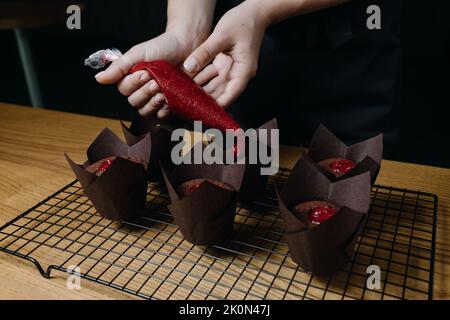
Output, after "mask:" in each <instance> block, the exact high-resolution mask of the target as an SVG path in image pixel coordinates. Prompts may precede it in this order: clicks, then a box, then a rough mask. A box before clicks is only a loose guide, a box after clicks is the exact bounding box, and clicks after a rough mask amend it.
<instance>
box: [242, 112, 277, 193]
mask: <svg viewBox="0 0 450 320" xmlns="http://www.w3.org/2000/svg"><path fill="white" fill-rule="evenodd" d="M272 129H278V124H277V120H276V119H275V118H274V119H272V120H270V121H269V122H267V123H265V124H264V125H262V126H260V127H259V128H257V129H256V140H257V142H258V144H259V140H260V134H261V130H267V132H268V133H270V130H272ZM261 147H262V148H264V147H265V148H267V150H271V148H272V146H271V139H270V135H268V139H267V140H265V143H263V144H261ZM248 149H249V148H248V147H246V152H247V155H246V164H245V174H244V180H243V182H242V187H241V190H240V191H239V200H241V201H244V202H252V201H254V200H256V199H258V198H264V197H265V193H266V186H267V181H268V178H269V176H267V175H262V174H261V168H263V167H264V165H263V164H262V163H261V162H260V159H259V157H258V160H257V162H256V163H249V160H250V158H251V157H249V155H248Z"/></svg>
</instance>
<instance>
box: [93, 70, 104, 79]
mask: <svg viewBox="0 0 450 320" xmlns="http://www.w3.org/2000/svg"><path fill="white" fill-rule="evenodd" d="M104 74H105V71H100V72H99V73H97V74H96V75H95V79H98V78H101V77H102V75H104Z"/></svg>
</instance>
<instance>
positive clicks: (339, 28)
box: [231, 0, 401, 155]
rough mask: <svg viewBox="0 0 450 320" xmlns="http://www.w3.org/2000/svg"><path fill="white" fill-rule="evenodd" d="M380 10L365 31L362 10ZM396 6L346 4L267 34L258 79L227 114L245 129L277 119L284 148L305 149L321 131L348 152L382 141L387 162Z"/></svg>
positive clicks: (393, 125) (395, 80) (393, 131)
mask: <svg viewBox="0 0 450 320" xmlns="http://www.w3.org/2000/svg"><path fill="white" fill-rule="evenodd" d="M372 4H377V5H378V6H379V7H380V8H381V21H382V25H381V27H382V29H381V30H369V29H368V28H367V26H366V21H367V19H368V17H369V14H367V13H366V10H367V7H368V6H369V5H372ZM400 11H401V7H400V1H398V0H384V1H370V2H369V1H363V0H360V1H352V2H349V3H346V4H343V5H340V6H337V7H334V8H330V9H326V10H323V11H320V12H316V13H312V14H308V15H304V16H299V17H295V18H291V19H288V20H286V21H284V22H282V23H280V24H278V25H276V26H274V27H272V28H270V29H269V30H268V32H267V33H266V36H265V39H264V43H263V47H262V50H261V56H260V62H259V69H258V73H257V76H256V77H255V78H254V79H253V80H252V81H251V82H250V83H249V85H248V87H247V89H246V90H245V92H244V93H243V95H242V96H241V97H240V98H239V99H238V101H237V102H236V104H235V105H234V106H232V108H231V112H232V113H233V114H234V115H235V116H236V117H237V118H238V119H239V121H241V122H242V123H243V124H244V126H246V127H254V126H257V125H259V124H262V123H263V122H264V121H266V120H268V119H270V118H271V117H273V116H277V118H278V120H279V124H280V136H281V141H282V142H283V143H287V144H292V145H300V144H304V145H307V143H308V141H309V140H310V138H311V135H312V134H313V132H314V130H315V128H316V127H317V126H318V124H319V123H324V124H325V125H326V126H327V127H329V128H330V129H331V130H332V131H333V132H335V134H336V135H338V136H339V137H340V138H341V139H343V140H344V141H345V142H346V143H347V144H350V143H355V142H358V141H360V140H363V139H367V138H370V137H373V136H375V135H377V134H378V133H381V132H382V133H384V135H385V149H386V155H389V153H390V151H391V150H392V149H393V148H394V145H395V142H396V137H397V135H398V128H399V123H398V119H397V116H396V112H397V110H398V107H399V102H400V101H399V99H398V97H399V94H398V93H399V92H398V91H399V90H398V89H399V75H400V56H401V52H400V36H399V20H400Z"/></svg>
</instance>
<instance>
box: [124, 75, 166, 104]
mask: <svg viewBox="0 0 450 320" xmlns="http://www.w3.org/2000/svg"><path fill="white" fill-rule="evenodd" d="M157 93H159V86H158V85H157V84H156V82H155V80H151V81H149V82H148V83H146V84H145V85H143V86H142V87H140V88H139V89H138V90H136V91H135V92H133V93H132V94H131V95H130V96H129V97H128V102H129V103H130V104H131V105H132V106H133V107H135V108H141V107H142V106H144V105H145V104H146V103H147V102H149V101H150V100H151V99H152V98H153V96H154V95H156V94H157Z"/></svg>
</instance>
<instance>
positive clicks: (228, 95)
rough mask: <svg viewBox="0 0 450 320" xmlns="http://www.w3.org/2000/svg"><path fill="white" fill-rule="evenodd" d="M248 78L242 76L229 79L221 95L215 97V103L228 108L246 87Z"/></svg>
mask: <svg viewBox="0 0 450 320" xmlns="http://www.w3.org/2000/svg"><path fill="white" fill-rule="evenodd" d="M249 81H250V78H247V77H242V78H236V79H232V80H230V82H229V83H228V85H227V87H226V89H225V91H224V92H223V94H222V95H220V96H219V97H217V98H216V101H217V103H218V104H219V105H220V106H221V107H223V108H228V107H229V106H230V105H231V104H232V103H233V102H235V101H236V99H237V98H238V97H239V96H240V95H241V94H242V92H243V91H244V90H245V88H246V87H247V84H248V82H249Z"/></svg>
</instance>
